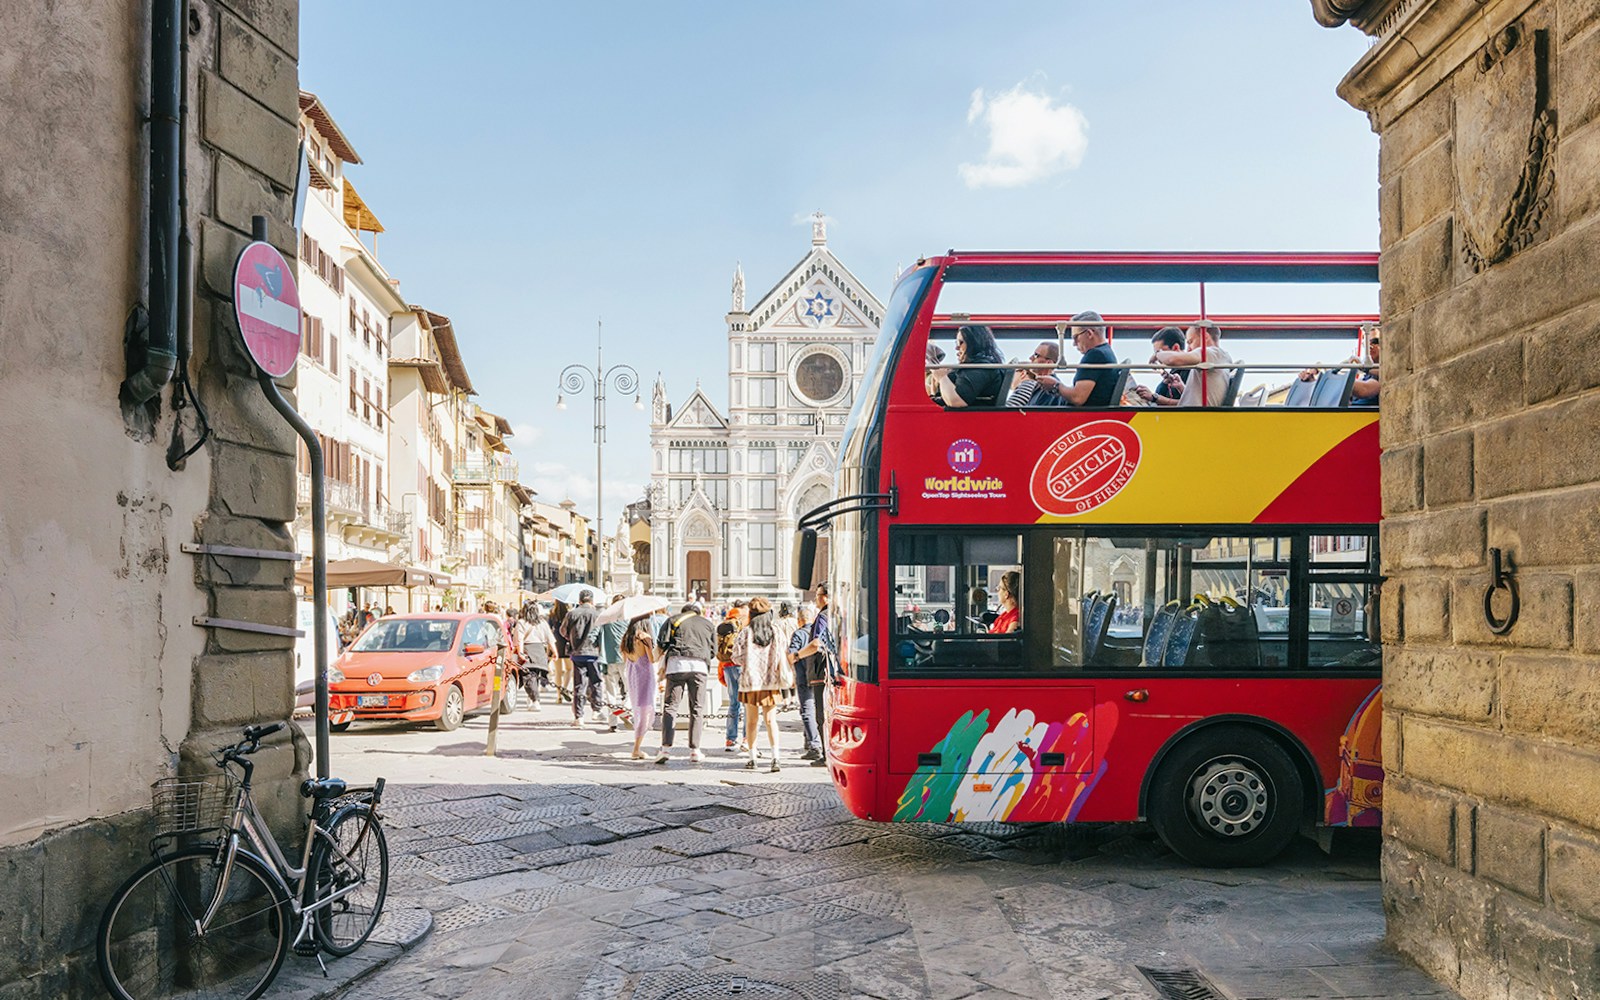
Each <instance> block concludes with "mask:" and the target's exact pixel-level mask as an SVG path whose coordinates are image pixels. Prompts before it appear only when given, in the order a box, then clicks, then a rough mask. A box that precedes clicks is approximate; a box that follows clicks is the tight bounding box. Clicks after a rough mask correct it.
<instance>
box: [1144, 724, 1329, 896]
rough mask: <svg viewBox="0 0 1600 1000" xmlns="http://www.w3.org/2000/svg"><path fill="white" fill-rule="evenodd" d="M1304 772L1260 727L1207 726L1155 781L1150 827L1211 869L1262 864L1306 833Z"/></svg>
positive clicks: (1174, 847) (1180, 746) (1185, 855)
mask: <svg viewBox="0 0 1600 1000" xmlns="http://www.w3.org/2000/svg"><path fill="white" fill-rule="evenodd" d="M1304 807H1305V785H1304V783H1303V782H1302V781H1301V778H1300V771H1299V769H1298V768H1297V767H1295V764H1294V761H1293V760H1292V759H1291V758H1290V756H1289V754H1288V752H1287V751H1285V750H1284V749H1283V747H1282V746H1280V745H1279V744H1278V742H1277V741H1276V740H1274V739H1272V738H1271V737H1270V736H1267V735H1266V734H1265V733H1262V732H1260V731H1258V730H1252V729H1240V728H1233V727H1229V728H1226V729H1215V730H1209V731H1203V732H1200V733H1197V734H1195V735H1194V736H1191V737H1189V738H1188V739H1187V740H1185V741H1184V742H1182V743H1180V744H1178V746H1177V747H1176V748H1174V749H1173V750H1172V752H1171V753H1170V754H1168V755H1167V759H1166V760H1164V761H1162V762H1161V767H1160V770H1159V771H1157V772H1156V776H1155V780H1153V781H1152V782H1151V783H1150V797H1149V799H1148V808H1147V812H1148V813H1149V816H1150V825H1151V826H1153V827H1155V830H1156V833H1158V834H1159V835H1160V836H1161V839H1162V840H1163V841H1165V842H1166V844H1167V846H1168V847H1170V848H1172V851H1173V853H1175V854H1177V855H1178V856H1179V857H1181V858H1183V859H1184V860H1186V861H1188V862H1190V863H1191V864H1196V865H1203V866H1205V867H1208V868H1235V867H1240V866H1245V865H1262V864H1266V863H1267V862H1268V861H1271V860H1272V859H1273V858H1275V857H1277V856H1278V855H1279V854H1280V853H1282V851H1283V849H1284V848H1285V847H1288V846H1289V842H1290V841H1291V840H1293V839H1294V835H1295V834H1296V833H1297V832H1298V831H1299V828H1300V819H1301V815H1302V813H1303V811H1304Z"/></svg>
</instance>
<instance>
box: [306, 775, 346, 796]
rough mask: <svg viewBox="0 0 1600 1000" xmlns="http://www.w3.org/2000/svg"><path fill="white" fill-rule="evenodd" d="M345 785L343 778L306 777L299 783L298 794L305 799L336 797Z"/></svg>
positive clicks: (342, 792)
mask: <svg viewBox="0 0 1600 1000" xmlns="http://www.w3.org/2000/svg"><path fill="white" fill-rule="evenodd" d="M347 787H348V786H347V785H346V784H345V780H344V779H343V778H307V779H306V780H305V781H302V782H301V783H300V795H301V796H302V797H303V798H307V799H336V798H338V797H339V796H341V795H343V794H344V793H345V789H346V788H347Z"/></svg>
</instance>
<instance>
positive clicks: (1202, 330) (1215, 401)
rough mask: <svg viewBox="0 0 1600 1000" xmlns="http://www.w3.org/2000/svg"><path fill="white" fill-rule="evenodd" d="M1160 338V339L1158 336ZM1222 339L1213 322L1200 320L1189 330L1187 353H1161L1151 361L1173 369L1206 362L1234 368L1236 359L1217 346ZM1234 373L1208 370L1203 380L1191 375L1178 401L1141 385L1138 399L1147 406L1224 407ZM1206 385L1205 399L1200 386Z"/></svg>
mask: <svg viewBox="0 0 1600 1000" xmlns="http://www.w3.org/2000/svg"><path fill="white" fill-rule="evenodd" d="M1157 336H1160V335H1159V334H1157ZM1221 336H1222V330H1221V329H1220V328H1218V326H1217V324H1215V323H1213V322H1211V321H1210V320H1201V321H1200V322H1199V323H1196V324H1195V325H1194V326H1191V327H1189V332H1188V334H1187V336H1186V338H1185V341H1186V343H1187V345H1188V347H1187V349H1186V350H1182V351H1169V350H1158V351H1156V353H1155V355H1154V356H1153V357H1152V358H1151V359H1150V363H1151V364H1153V365H1167V366H1169V367H1172V368H1193V367H1195V366H1196V365H1199V364H1201V363H1202V362H1203V363H1206V364H1212V365H1231V364H1232V363H1233V357H1232V356H1231V355H1229V354H1228V352H1227V351H1224V350H1223V349H1222V348H1221V347H1220V346H1218V345H1217V340H1218V338H1220V337H1221ZM1232 374H1233V371H1232V369H1229V368H1211V369H1208V370H1206V371H1205V373H1204V377H1202V378H1195V377H1193V373H1189V375H1188V381H1187V382H1185V383H1184V386H1183V392H1182V393H1181V394H1180V395H1179V396H1178V398H1177V399H1169V398H1167V397H1166V396H1158V395H1156V394H1155V393H1153V392H1151V391H1150V390H1149V389H1146V388H1144V387H1143V386H1141V387H1140V388H1139V398H1140V399H1143V400H1144V401H1145V402H1147V403H1155V404H1156V405H1157V406H1202V405H1204V406H1221V405H1222V400H1223V399H1224V398H1225V397H1226V396H1227V393H1228V379H1229V377H1230V376H1231V375H1232ZM1202 386H1204V387H1205V388H1204V400H1203V401H1202V397H1201V387H1202Z"/></svg>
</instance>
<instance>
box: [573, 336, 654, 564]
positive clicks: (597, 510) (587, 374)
mask: <svg viewBox="0 0 1600 1000" xmlns="http://www.w3.org/2000/svg"><path fill="white" fill-rule="evenodd" d="M602 332H603V327H602V326H601V325H600V324H599V323H596V324H595V335H594V368H592V369H591V368H589V367H587V366H585V365H580V364H571V365H568V366H567V367H565V368H563V369H562V370H561V377H560V380H559V381H560V385H561V392H560V393H559V394H558V395H557V396H556V409H558V410H565V409H566V408H567V401H566V397H567V396H568V395H576V394H577V393H580V392H582V391H583V390H584V389H585V388H592V389H593V390H594V585H595V586H597V587H599V588H601V589H602V590H604V589H605V562H604V557H603V555H602V552H603V546H602V542H601V539H602V538H603V537H604V535H605V523H606V520H605V480H604V479H603V478H602V475H601V472H602V469H603V465H602V462H601V457H602V453H603V452H604V448H605V443H606V386H607V385H610V386H611V387H612V388H614V389H616V390H617V391H618V392H620V393H622V394H623V395H627V394H628V393H630V392H631V393H633V394H634V395H633V408H634V409H635V410H642V409H644V400H642V399H640V397H639V373H638V372H637V371H635V370H634V367H633V366H632V365H622V364H619V365H612V366H611V367H610V368H607V367H605V363H604V361H603V360H602V354H601V334H602Z"/></svg>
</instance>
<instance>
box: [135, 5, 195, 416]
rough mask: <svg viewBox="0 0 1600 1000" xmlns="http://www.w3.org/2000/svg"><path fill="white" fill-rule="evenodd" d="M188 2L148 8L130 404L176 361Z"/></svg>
mask: <svg viewBox="0 0 1600 1000" xmlns="http://www.w3.org/2000/svg"><path fill="white" fill-rule="evenodd" d="M184 4H185V0H155V2H154V3H153V4H152V7H151V12H150V217H149V226H148V231H149V236H150V260H149V291H148V294H149V299H150V326H149V330H148V333H147V334H146V338H147V339H146V342H145V345H144V351H143V354H144V358H143V362H142V364H141V365H140V367H138V368H137V369H136V370H134V371H130V372H129V374H128V377H127V379H126V380H125V381H124V382H123V383H122V393H123V396H124V398H126V399H127V400H128V401H129V402H131V403H135V404H141V403H145V402H148V401H149V400H151V399H154V398H155V397H156V396H157V395H158V394H159V393H160V392H161V388H162V386H164V385H166V384H167V383H168V382H169V381H171V380H172V374H173V372H174V371H176V370H177V365H178V299H179V289H178V240H179V232H180V230H181V228H182V221H183V220H182V218H181V217H180V215H179V213H178V197H179V190H178V188H179V177H178V166H179V160H180V158H181V155H182V153H181V148H182V144H183V126H182V122H181V121H180V118H179V105H180V104H181V103H182V99H183V95H182V93H181V87H182V85H183V84H182V79H183V78H182V71H183V54H182V45H183V31H184V27H185V25H184V23H183V22H184Z"/></svg>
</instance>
